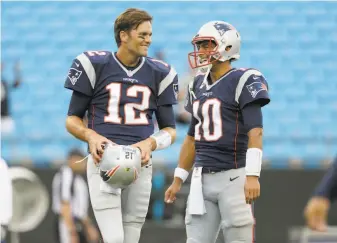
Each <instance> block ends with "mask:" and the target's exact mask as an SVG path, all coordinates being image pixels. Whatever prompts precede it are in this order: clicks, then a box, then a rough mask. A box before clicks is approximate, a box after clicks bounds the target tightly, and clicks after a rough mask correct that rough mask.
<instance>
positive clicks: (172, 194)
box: [164, 177, 183, 203]
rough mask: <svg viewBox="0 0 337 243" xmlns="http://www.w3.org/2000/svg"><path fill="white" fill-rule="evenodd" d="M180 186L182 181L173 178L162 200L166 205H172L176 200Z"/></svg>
mask: <svg viewBox="0 0 337 243" xmlns="http://www.w3.org/2000/svg"><path fill="white" fill-rule="evenodd" d="M182 184H183V181H182V180H181V179H180V178H176V177H175V178H174V180H173V182H172V184H171V186H170V187H169V188H168V189H167V190H166V192H165V199H164V200H165V202H166V203H174V201H175V200H176V199H177V198H176V194H177V193H178V192H179V191H180V189H181V185H182Z"/></svg>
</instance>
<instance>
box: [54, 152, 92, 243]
mask: <svg viewBox="0 0 337 243" xmlns="http://www.w3.org/2000/svg"><path fill="white" fill-rule="evenodd" d="M83 157H84V154H83V153H82V152H81V151H80V150H78V149H72V150H71V151H69V154H68V157H67V165H64V166H62V167H61V168H60V170H59V171H58V172H57V173H56V175H55V176H54V179H53V205H52V207H53V212H54V213H55V214H56V216H57V217H56V219H57V220H56V242H57V243H97V242H98V240H99V233H98V231H97V229H96V228H95V227H94V225H93V224H92V223H91V221H90V218H89V217H88V206H89V195H88V186H87V183H86V181H85V180H84V178H83V174H84V173H85V171H86V162H82V163H75V162H76V161H79V160H81V159H83Z"/></svg>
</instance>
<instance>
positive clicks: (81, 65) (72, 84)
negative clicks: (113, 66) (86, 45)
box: [64, 53, 96, 96]
mask: <svg viewBox="0 0 337 243" xmlns="http://www.w3.org/2000/svg"><path fill="white" fill-rule="evenodd" d="M95 83H96V71H95V68H94V65H93V64H92V62H91V60H90V59H89V57H88V56H87V55H86V54H85V53H82V54H80V55H78V56H77V57H76V58H75V59H74V60H73V63H72V65H71V67H70V69H69V71H68V75H67V78H66V81H65V84H64V87H65V88H67V89H70V90H73V91H77V92H80V93H82V94H85V95H87V96H92V95H93V90H94V87H95Z"/></svg>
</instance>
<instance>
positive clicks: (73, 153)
mask: <svg viewBox="0 0 337 243" xmlns="http://www.w3.org/2000/svg"><path fill="white" fill-rule="evenodd" d="M73 156H79V157H83V158H84V157H85V155H84V153H83V152H82V151H81V150H80V149H78V148H73V149H71V150H70V151H69V152H68V159H70V158H71V157H73Z"/></svg>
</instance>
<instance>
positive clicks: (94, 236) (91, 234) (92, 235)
mask: <svg viewBox="0 0 337 243" xmlns="http://www.w3.org/2000/svg"><path fill="white" fill-rule="evenodd" d="M87 234H88V238H89V241H90V242H98V241H99V233H98V230H97V229H96V228H95V227H94V226H92V225H91V226H89V227H88V229H87Z"/></svg>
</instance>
